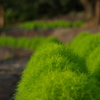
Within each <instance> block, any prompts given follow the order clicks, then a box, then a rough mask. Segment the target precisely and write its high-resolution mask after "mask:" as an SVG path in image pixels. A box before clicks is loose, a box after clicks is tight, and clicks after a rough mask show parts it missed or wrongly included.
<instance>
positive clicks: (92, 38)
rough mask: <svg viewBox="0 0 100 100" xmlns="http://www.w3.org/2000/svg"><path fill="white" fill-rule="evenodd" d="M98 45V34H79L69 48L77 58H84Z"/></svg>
mask: <svg viewBox="0 0 100 100" xmlns="http://www.w3.org/2000/svg"><path fill="white" fill-rule="evenodd" d="M99 45H100V34H89V33H81V34H80V35H79V36H77V37H76V38H75V39H74V40H73V41H72V43H71V45H70V48H71V49H73V51H74V52H75V53H77V54H79V56H81V57H84V58H86V57H87V56H88V55H89V54H90V53H91V52H92V51H93V50H94V49H95V48H96V47H98V46H99Z"/></svg>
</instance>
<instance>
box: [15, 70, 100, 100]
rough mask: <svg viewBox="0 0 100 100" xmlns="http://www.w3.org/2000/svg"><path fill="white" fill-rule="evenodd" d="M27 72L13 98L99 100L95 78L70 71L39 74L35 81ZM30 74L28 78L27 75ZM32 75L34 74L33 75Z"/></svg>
mask: <svg viewBox="0 0 100 100" xmlns="http://www.w3.org/2000/svg"><path fill="white" fill-rule="evenodd" d="M32 74H34V73H29V72H28V73H27V76H25V77H26V78H25V77H24V78H23V80H22V82H21V83H20V84H19V88H18V93H17V94H16V96H15V100H99V99H100V96H99V93H100V90H99V87H98V86H97V85H96V82H95V80H92V79H88V76H86V75H85V74H81V75H80V76H79V75H77V74H76V73H75V72H72V71H69V70H67V71H64V72H58V71H53V72H48V73H46V74H45V75H43V74H40V78H39V79H38V80H37V81H34V80H33V77H32ZM28 75H29V76H30V78H29V77H28ZM33 76H34V75H33Z"/></svg>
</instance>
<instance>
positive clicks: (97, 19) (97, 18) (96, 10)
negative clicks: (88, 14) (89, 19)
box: [95, 0, 100, 25]
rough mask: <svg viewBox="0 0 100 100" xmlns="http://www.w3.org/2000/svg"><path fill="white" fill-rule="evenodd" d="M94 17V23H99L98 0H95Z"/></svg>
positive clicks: (99, 8)
mask: <svg viewBox="0 0 100 100" xmlns="http://www.w3.org/2000/svg"><path fill="white" fill-rule="evenodd" d="M95 19H96V24H99V25H100V0H96V6H95Z"/></svg>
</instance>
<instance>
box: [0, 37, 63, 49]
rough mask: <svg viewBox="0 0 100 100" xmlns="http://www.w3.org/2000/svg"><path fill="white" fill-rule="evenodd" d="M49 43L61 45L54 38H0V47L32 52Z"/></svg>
mask: <svg viewBox="0 0 100 100" xmlns="http://www.w3.org/2000/svg"><path fill="white" fill-rule="evenodd" d="M51 42H55V43H61V42H60V41H59V40H57V39H56V38H54V37H48V38H45V37H40V36H35V37H33V38H27V37H20V38H14V37H7V36H1V37H0V46H10V47H18V48H26V49H32V50H36V49H37V48H38V47H39V46H41V45H44V44H47V43H51Z"/></svg>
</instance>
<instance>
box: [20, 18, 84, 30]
mask: <svg viewBox="0 0 100 100" xmlns="http://www.w3.org/2000/svg"><path fill="white" fill-rule="evenodd" d="M83 24H84V22H83V21H80V20H79V21H75V22H67V21H63V20H56V21H48V22H47V21H38V22H37V21H29V22H25V23H23V24H21V25H20V27H21V28H24V29H55V28H67V27H80V26H82V25H83Z"/></svg>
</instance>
